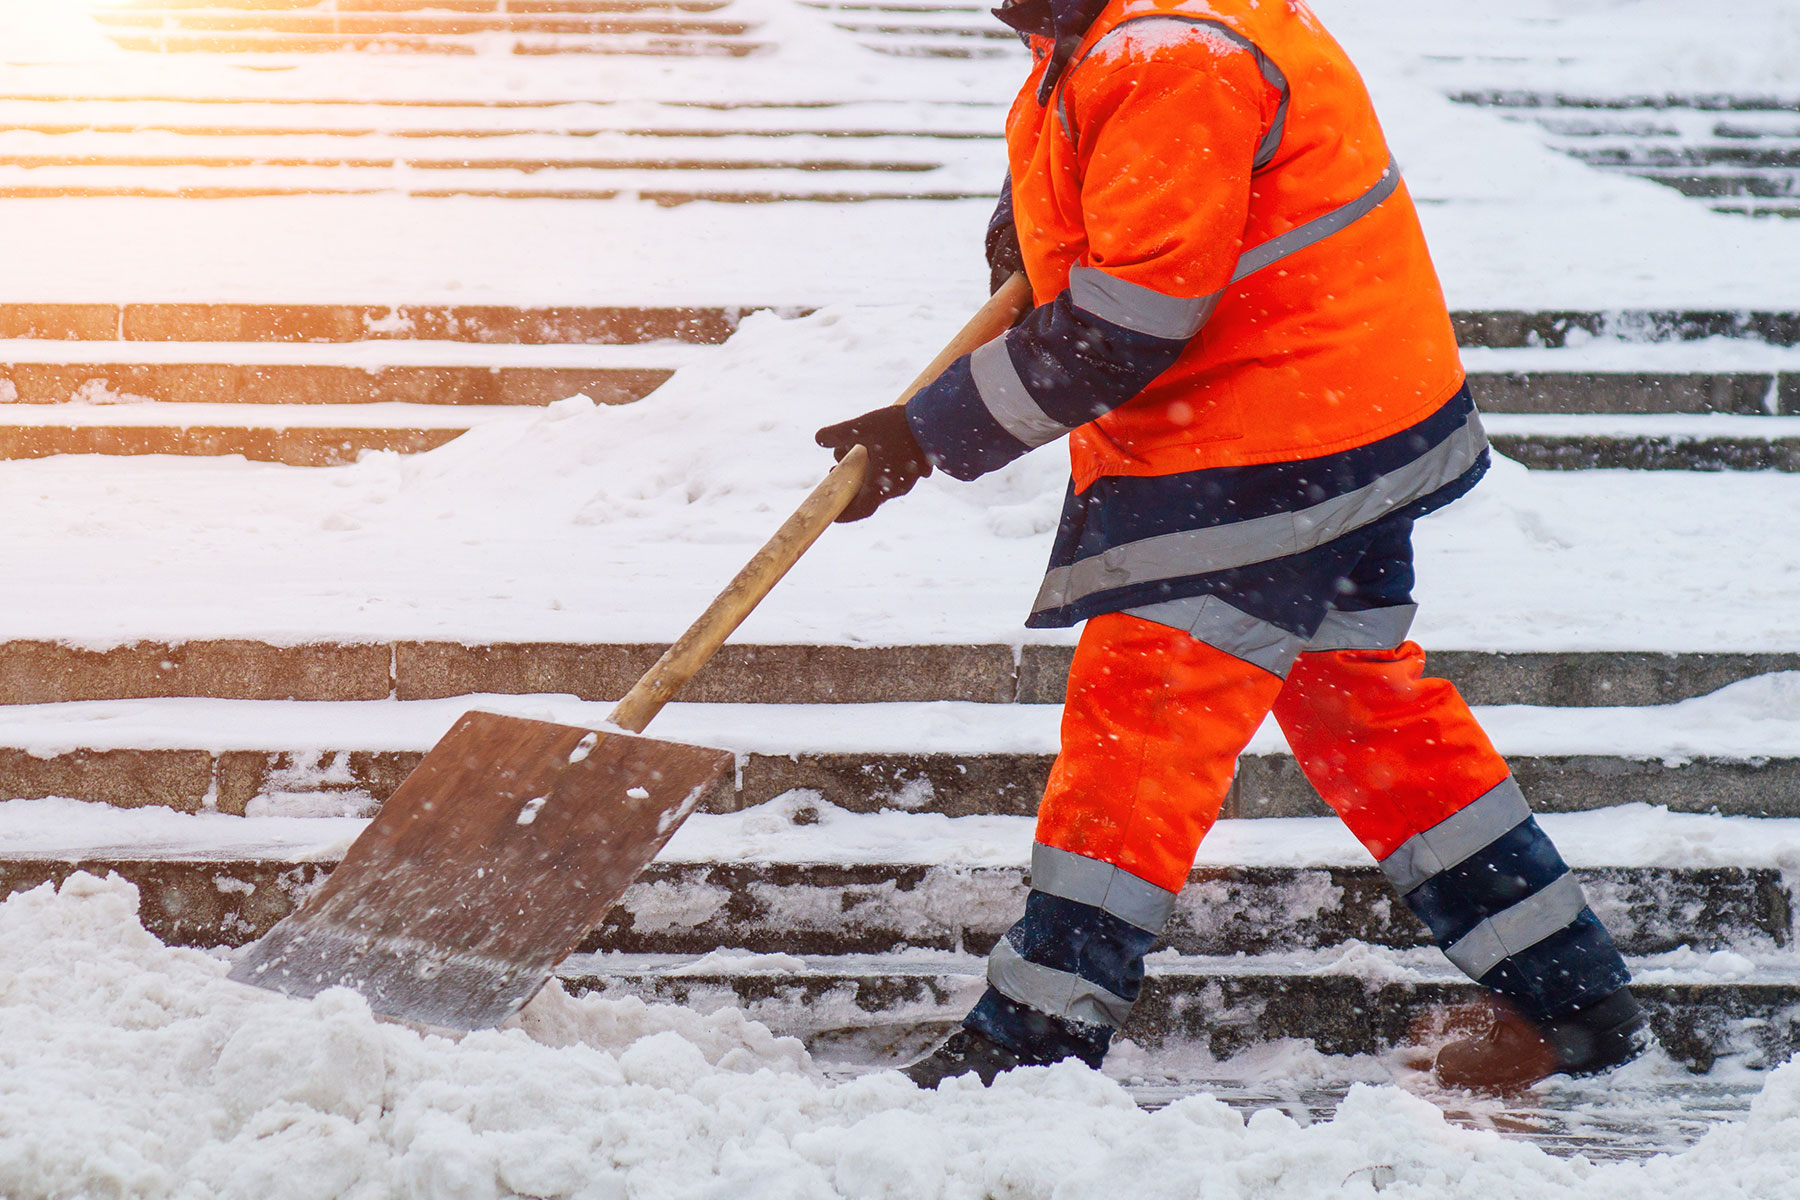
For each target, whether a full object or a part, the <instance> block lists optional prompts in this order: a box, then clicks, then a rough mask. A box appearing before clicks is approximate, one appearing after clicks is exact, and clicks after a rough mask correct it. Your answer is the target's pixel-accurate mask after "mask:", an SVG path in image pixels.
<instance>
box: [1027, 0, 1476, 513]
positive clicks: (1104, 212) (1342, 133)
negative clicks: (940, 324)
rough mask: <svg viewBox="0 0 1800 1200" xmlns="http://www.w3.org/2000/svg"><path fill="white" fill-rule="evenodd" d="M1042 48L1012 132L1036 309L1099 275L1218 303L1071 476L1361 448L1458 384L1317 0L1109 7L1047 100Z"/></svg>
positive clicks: (1345, 62)
mask: <svg viewBox="0 0 1800 1200" xmlns="http://www.w3.org/2000/svg"><path fill="white" fill-rule="evenodd" d="M1048 49H1049V47H1048V45H1047V44H1046V45H1044V46H1042V47H1040V48H1039V50H1040V53H1039V55H1038V58H1039V61H1038V64H1037V69H1036V70H1034V71H1033V72H1032V76H1031V78H1030V79H1029V80H1028V81H1027V82H1026V84H1025V86H1024V88H1022V89H1021V91H1020V92H1019V97H1018V99H1017V100H1016V101H1015V102H1014V104H1013V108H1012V111H1011V114H1010V115H1009V117H1008V119H1007V127H1006V140H1007V151H1008V157H1009V159H1010V162H1011V166H1012V180H1013V211H1014V217H1015V221H1016V224H1017V227H1018V230H1019V243H1020V249H1021V250H1022V251H1023V253H1024V258H1025V264H1026V271H1027V274H1028V275H1029V276H1030V278H1031V282H1032V288H1033V291H1034V292H1035V293H1036V298H1037V300H1038V302H1039V303H1047V302H1048V301H1050V300H1051V299H1052V298H1054V297H1055V296H1056V294H1057V293H1059V292H1061V291H1062V290H1063V289H1064V288H1067V287H1069V285H1070V282H1071V279H1070V273H1071V269H1072V268H1086V269H1087V270H1089V271H1092V272H1096V273H1097V274H1098V279H1096V280H1094V283H1095V284H1096V285H1097V286H1098V287H1099V288H1104V287H1105V286H1107V284H1108V283H1110V281H1112V280H1119V281H1122V282H1124V283H1126V284H1130V285H1136V286H1137V287H1141V288H1147V289H1149V290H1150V291H1152V292H1153V293H1157V294H1159V295H1166V296H1170V297H1176V298H1185V299H1191V300H1194V301H1197V302H1198V303H1199V304H1200V305H1202V306H1203V307H1202V308H1201V309H1200V313H1199V314H1198V315H1201V316H1203V318H1204V323H1203V324H1201V325H1200V327H1199V330H1198V336H1197V337H1195V338H1194V339H1193V340H1192V341H1191V342H1190V343H1189V344H1188V347H1187V349H1186V351H1185V352H1184V353H1183V354H1182V355H1181V357H1180V358H1179V359H1177V360H1176V362H1175V364H1174V366H1172V367H1170V368H1169V369H1168V370H1166V371H1164V372H1163V373H1162V374H1161V375H1160V376H1158V377H1157V378H1156V380H1155V381H1154V382H1152V383H1151V384H1150V386H1148V387H1146V388H1145V389H1144V390H1143V391H1142V392H1141V393H1139V395H1138V396H1137V397H1136V398H1135V399H1133V400H1132V401H1130V402H1129V403H1127V404H1125V405H1123V406H1122V407H1120V408H1118V409H1116V410H1114V411H1112V412H1110V413H1108V414H1106V415H1105V416H1102V417H1100V418H1099V419H1098V420H1096V421H1094V422H1092V423H1090V424H1088V425H1085V426H1083V427H1081V428H1078V429H1077V430H1075V432H1074V434H1073V436H1072V437H1071V450H1072V454H1073V459H1074V473H1075V486H1076V488H1077V489H1080V488H1083V487H1085V486H1086V485H1087V483H1088V482H1089V481H1091V480H1092V479H1093V478H1094V477H1096V476H1098V475H1161V474H1168V473H1171V472H1174V471H1187V470H1194V469H1197V468H1204V467H1214V466H1226V465H1240V464H1247V463H1260V462H1277V461H1284V460H1291V459H1297V458H1310V457H1314V456H1317V455H1320V454H1325V453H1329V452H1331V451H1333V450H1338V449H1343V448H1346V447H1350V446H1358V445H1362V444H1364V443H1367V442H1371V441H1374V440H1375V439H1377V438H1379V437H1382V436H1384V435H1386V434H1389V433H1393V432H1396V431H1398V430H1400V429H1404V428H1405V427H1406V426H1408V425H1411V424H1413V423H1415V422H1417V421H1419V420H1420V419H1422V418H1423V417H1425V416H1427V415H1428V414H1429V413H1431V412H1432V411H1433V410H1435V409H1436V408H1437V407H1438V406H1440V405H1441V404H1443V403H1444V401H1445V400H1447V399H1449V397H1450V396H1451V395H1452V394H1453V393H1454V392H1455V391H1456V390H1457V388H1458V387H1459V386H1460V384H1461V383H1462V379H1463V372H1462V367H1461V364H1460V361H1459V359H1458V356H1457V349H1456V337H1455V333H1454V331H1453V330H1452V329H1451V325H1450V317H1449V314H1448V312H1447V311H1446V309H1445V305H1444V298H1443V291H1442V289H1441V287H1440V286H1439V284H1438V280H1437V275H1436V272H1435V271H1434V270H1433V269H1432V265H1431V259H1430V256H1429V254H1428V253H1427V252H1426V249H1425V238H1424V235H1423V233H1422V232H1421V230H1420V228H1419V220H1418V215H1417V213H1416V212H1415V211H1414V209H1413V204H1412V199H1411V197H1410V196H1409V195H1408V194H1407V190H1406V185H1405V184H1404V183H1403V182H1402V181H1401V180H1400V177H1399V171H1398V168H1397V167H1396V166H1395V164H1394V162H1393V160H1392V157H1391V155H1390V153H1389V151H1388V147H1387V142H1386V140H1385V139H1384V138H1383V136H1382V133H1381V127H1380V125H1379V124H1378V123H1377V121H1376V118H1375V112H1374V108H1373V106H1372V105H1371V103H1370V101H1369V97H1368V93H1367V91H1366V90H1365V89H1364V87H1363V83H1362V79H1361V78H1360V77H1359V76H1358V74H1357V72H1356V68H1355V67H1353V66H1352V65H1351V63H1350V60H1349V59H1348V58H1347V57H1346V56H1345V54H1344V52H1343V50H1342V49H1341V48H1340V47H1339V46H1338V44H1337V42H1336V41H1334V40H1333V39H1332V37H1331V35H1330V34H1328V33H1327V32H1326V31H1325V29H1324V28H1323V27H1322V26H1321V25H1320V24H1319V23H1318V21H1317V19H1316V18H1314V17H1313V15H1312V14H1311V12H1309V11H1308V10H1307V8H1306V6H1305V5H1304V4H1300V3H1293V2H1290V0H1261V2H1258V0H1211V2H1208V0H1128V2H1126V3H1115V4H1109V5H1108V6H1107V7H1106V9H1105V10H1104V11H1103V12H1102V13H1101V15H1100V17H1099V19H1097V20H1096V21H1095V22H1094V24H1093V25H1092V26H1091V27H1090V28H1089V29H1088V32H1087V36H1086V38H1085V39H1084V41H1083V42H1082V44H1081V46H1080V47H1079V48H1078V49H1077V50H1076V51H1075V54H1074V56H1073V57H1072V58H1071V60H1070V65H1069V66H1068V68H1067V69H1066V70H1065V71H1064V72H1063V75H1062V78H1061V80H1060V81H1059V82H1058V84H1057V87H1056V89H1055V91H1054V93H1053V94H1052V96H1051V97H1050V102H1049V103H1047V104H1042V105H1040V104H1039V103H1038V102H1037V92H1038V84H1039V77H1040V76H1041V74H1042V72H1043V70H1044V67H1045V64H1046V62H1047V59H1048V53H1047V52H1048ZM1080 302H1081V297H1080V295H1079V294H1077V296H1076V303H1078V304H1079V303H1080ZM1207 309H1210V311H1207Z"/></svg>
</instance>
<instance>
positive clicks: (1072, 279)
mask: <svg viewBox="0 0 1800 1200" xmlns="http://www.w3.org/2000/svg"><path fill="white" fill-rule="evenodd" d="M1069 298H1070V299H1071V300H1073V301H1074V302H1075V306H1076V307H1077V308H1081V309H1085V310H1087V311H1088V312H1091V313H1093V314H1094V315H1095V316H1096V317H1099V318H1100V319H1101V320H1103V321H1111V322H1112V323H1113V324H1114V325H1118V326H1121V327H1123V328H1125V329H1129V330H1131V331H1132V332H1133V333H1143V334H1148V335H1149V336H1151V337H1159V338H1167V339H1169V340H1170V341H1180V342H1184V341H1187V340H1188V339H1189V338H1191V337H1193V336H1194V335H1195V334H1196V333H1199V332H1200V327H1201V326H1202V325H1204V324H1206V319H1207V318H1208V317H1210V316H1212V311H1213V309H1215V308H1217V307H1218V304H1219V295H1218V294H1217V293H1215V294H1213V295H1211V296H1202V297H1200V298H1199V299H1198V300H1189V299H1186V298H1184V297H1181V296H1166V295H1164V294H1163V293H1161V292H1159V291H1157V290H1156V289H1155V288H1147V287H1144V286H1143V285H1142V284H1137V283H1128V282H1126V281H1125V280H1123V279H1118V278H1116V277H1114V276H1112V275H1108V274H1107V273H1106V272H1105V271H1102V270H1099V269H1097V268H1095V267H1070V268H1069Z"/></svg>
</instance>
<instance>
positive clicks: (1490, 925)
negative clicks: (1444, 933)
mask: <svg viewBox="0 0 1800 1200" xmlns="http://www.w3.org/2000/svg"><path fill="white" fill-rule="evenodd" d="M1586 907H1587V897H1586V896H1585V895H1583V894H1582V891H1581V884H1580V883H1579V882H1578V881H1577V880H1576V878H1575V876H1573V875H1569V874H1563V875H1558V876H1557V877H1556V879H1555V880H1554V881H1553V882H1552V883H1550V884H1549V885H1548V886H1546V887H1543V888H1540V889H1539V890H1538V891H1535V892H1533V893H1532V894H1531V895H1529V896H1527V897H1525V898H1524V899H1523V900H1521V901H1519V902H1518V903H1517V904H1515V905H1513V906H1512V907H1511V908H1509V909H1506V910H1505V911H1504V912H1497V913H1495V914H1494V915H1493V916H1491V917H1489V918H1488V919H1487V920H1485V921H1483V922H1482V923H1481V924H1479V925H1477V926H1476V927H1475V928H1473V929H1471V930H1470V931H1469V932H1468V933H1467V934H1465V935H1464V936H1462V937H1461V938H1458V939H1457V941H1456V944H1455V945H1453V946H1451V947H1450V948H1449V949H1447V950H1445V951H1444V957H1446V958H1448V959H1449V960H1450V961H1451V962H1453V963H1455V964H1456V965H1457V966H1459V967H1461V968H1462V969H1463V972H1464V973H1465V974H1466V975H1468V977H1469V978H1470V979H1480V978H1481V977H1482V976H1483V975H1486V974H1487V973H1488V972H1489V971H1491V970H1493V969H1494V968H1495V967H1497V966H1499V965H1500V963H1501V961H1502V960H1503V959H1505V958H1507V957H1509V956H1511V955H1514V954H1517V953H1519V952H1520V951H1521V950H1529V949H1531V948H1532V947H1533V946H1535V945H1537V944H1538V943H1539V942H1541V941H1543V940H1544V939H1545V938H1547V937H1549V936H1550V935H1551V934H1553V933H1556V932H1559V931H1560V930H1564V929H1567V928H1568V927H1569V925H1570V924H1571V923H1573V922H1574V920H1575V918H1577V917H1579V916H1580V915H1581V913H1582V910H1583V909H1585V908H1586Z"/></svg>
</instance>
